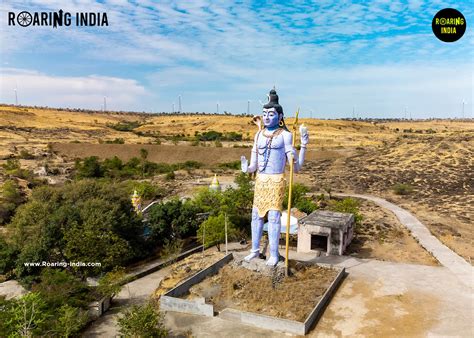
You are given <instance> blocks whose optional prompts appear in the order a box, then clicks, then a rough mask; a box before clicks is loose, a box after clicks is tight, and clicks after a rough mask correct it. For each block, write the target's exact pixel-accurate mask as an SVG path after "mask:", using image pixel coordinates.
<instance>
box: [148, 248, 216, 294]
mask: <svg viewBox="0 0 474 338" xmlns="http://www.w3.org/2000/svg"><path fill="white" fill-rule="evenodd" d="M222 257H224V253H223V252H215V251H209V250H207V251H205V253H204V255H203V254H202V253H195V254H193V255H191V256H189V257H186V258H185V259H184V260H182V261H179V262H177V263H174V264H173V268H172V270H171V272H170V273H169V275H168V276H166V277H165V278H164V279H163V280H161V282H160V284H159V285H158V287H157V288H156V290H155V293H154V294H153V297H154V298H157V299H158V298H160V296H161V295H162V294H164V293H166V292H167V291H169V290H171V289H172V288H174V287H175V286H176V285H178V284H179V283H181V282H182V281H184V280H185V279H187V278H189V277H191V276H192V275H194V274H195V273H197V272H198V271H200V270H203V269H204V268H206V267H208V266H209V265H212V264H214V263H215V262H217V261H218V260H219V259H221V258H222Z"/></svg>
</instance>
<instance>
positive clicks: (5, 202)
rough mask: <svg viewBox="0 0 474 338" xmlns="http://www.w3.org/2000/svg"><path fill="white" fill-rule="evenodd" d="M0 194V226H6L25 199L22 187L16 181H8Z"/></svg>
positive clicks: (0, 190)
mask: <svg viewBox="0 0 474 338" xmlns="http://www.w3.org/2000/svg"><path fill="white" fill-rule="evenodd" d="M0 192H1V194H0V224H6V223H8V222H9V221H10V219H11V217H12V216H13V214H14V213H15V210H16V208H17V207H18V206H19V205H20V204H22V203H23V202H24V200H25V199H24V197H23V194H22V192H21V189H20V186H19V185H18V183H16V181H14V180H6V181H5V182H4V183H3V185H2V187H1V189H0Z"/></svg>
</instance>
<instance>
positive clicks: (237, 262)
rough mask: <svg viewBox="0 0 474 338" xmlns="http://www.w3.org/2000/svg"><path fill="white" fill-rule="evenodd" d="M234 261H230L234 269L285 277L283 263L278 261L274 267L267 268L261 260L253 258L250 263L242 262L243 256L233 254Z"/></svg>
mask: <svg viewBox="0 0 474 338" xmlns="http://www.w3.org/2000/svg"><path fill="white" fill-rule="evenodd" d="M233 255H234V260H233V261H232V265H234V266H236V267H239V266H241V267H243V268H246V269H249V270H252V271H255V272H259V273H261V274H262V275H265V276H274V275H282V276H284V275H285V262H284V261H279V262H278V264H277V265H275V266H268V265H266V264H265V263H266V261H265V260H264V259H261V258H254V259H252V260H251V261H250V262H247V261H245V260H244V257H245V254H242V253H237V252H235V253H233Z"/></svg>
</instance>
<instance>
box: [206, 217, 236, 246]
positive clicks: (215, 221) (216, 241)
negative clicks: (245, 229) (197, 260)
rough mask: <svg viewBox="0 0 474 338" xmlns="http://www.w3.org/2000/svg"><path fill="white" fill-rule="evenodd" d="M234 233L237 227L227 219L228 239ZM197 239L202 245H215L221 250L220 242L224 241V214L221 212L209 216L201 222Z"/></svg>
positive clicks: (234, 234) (233, 235)
mask: <svg viewBox="0 0 474 338" xmlns="http://www.w3.org/2000/svg"><path fill="white" fill-rule="evenodd" d="M203 233H204V242H203ZM236 235H237V229H236V228H235V226H234V224H232V222H230V221H229V220H227V238H228V239H229V240H230V239H232V238H234V237H235V236H236ZM198 239H199V241H200V242H201V243H203V244H204V246H206V247H207V246H210V245H216V247H217V250H218V251H221V248H220V244H221V243H223V242H224V241H225V215H224V214H222V213H221V214H219V215H218V216H210V217H209V218H208V219H207V220H205V221H204V222H202V223H201V226H200V227H199V230H198Z"/></svg>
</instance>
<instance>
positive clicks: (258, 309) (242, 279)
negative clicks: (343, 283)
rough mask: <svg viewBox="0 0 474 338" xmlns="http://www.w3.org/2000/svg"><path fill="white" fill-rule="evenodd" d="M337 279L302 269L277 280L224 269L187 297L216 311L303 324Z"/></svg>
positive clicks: (330, 274) (329, 272)
mask: <svg viewBox="0 0 474 338" xmlns="http://www.w3.org/2000/svg"><path fill="white" fill-rule="evenodd" d="M336 275H337V271H336V270H334V269H329V268H324V267H320V266H302V265H301V266H299V267H297V268H296V269H295V272H294V275H293V276H291V277H287V278H284V277H280V278H279V280H277V279H278V278H275V277H273V278H272V277H270V276H265V275H262V274H261V273H258V272H254V271H251V270H248V269H246V268H243V267H236V266H232V265H226V266H224V267H223V268H221V269H220V270H219V273H218V274H217V275H215V276H212V277H208V278H207V279H205V280H204V281H203V282H201V283H199V284H197V285H195V286H193V287H192V288H191V290H190V294H191V295H190V296H189V297H190V298H193V297H204V298H206V301H208V302H210V303H212V304H213V305H214V306H215V309H216V310H217V311H220V310H223V309H224V308H235V309H238V310H243V311H248V312H254V313H259V314H264V315H269V316H275V317H279V318H285V319H290V320H296V321H300V322H304V321H305V319H306V317H307V316H308V315H309V314H310V312H311V311H312V310H313V308H314V307H315V306H316V304H317V302H318V301H319V300H320V298H321V296H322V295H323V294H324V292H325V291H326V289H327V287H328V286H329V285H330V283H331V282H332V281H333V280H334V278H335V277H336Z"/></svg>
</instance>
